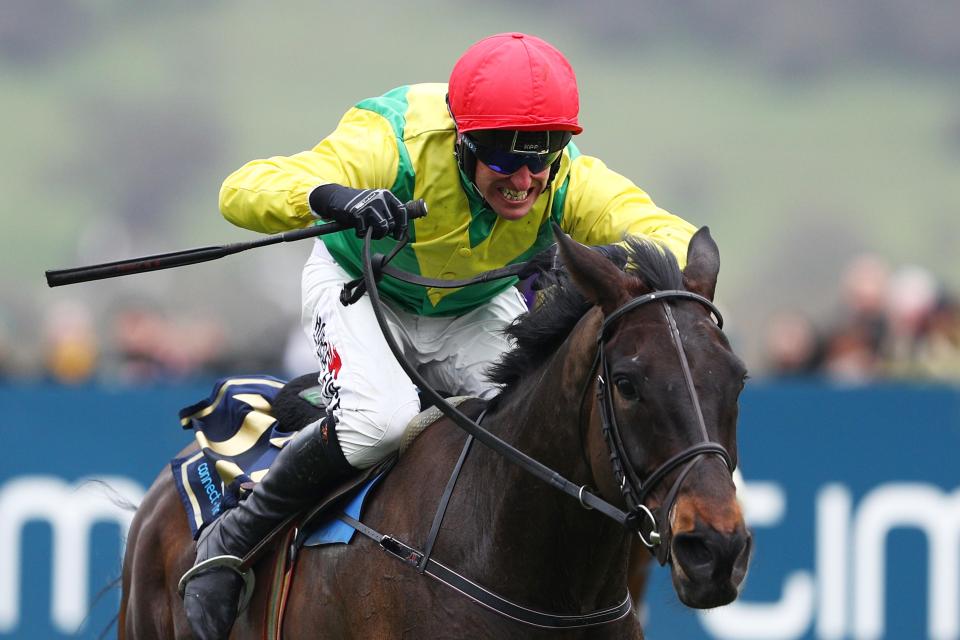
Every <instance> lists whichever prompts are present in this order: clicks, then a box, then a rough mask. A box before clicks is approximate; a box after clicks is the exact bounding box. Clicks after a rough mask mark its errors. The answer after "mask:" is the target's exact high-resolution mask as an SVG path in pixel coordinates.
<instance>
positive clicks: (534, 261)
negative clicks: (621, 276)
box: [517, 243, 627, 280]
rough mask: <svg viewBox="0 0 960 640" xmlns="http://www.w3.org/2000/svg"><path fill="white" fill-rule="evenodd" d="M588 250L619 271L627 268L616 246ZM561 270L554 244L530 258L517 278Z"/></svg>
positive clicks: (621, 250)
mask: <svg viewBox="0 0 960 640" xmlns="http://www.w3.org/2000/svg"><path fill="white" fill-rule="evenodd" d="M590 249H592V250H593V251H596V252H597V253H599V254H601V255H602V256H603V257H605V258H606V259H607V260H609V261H610V262H612V263H613V264H615V265H617V267H618V268H620V269H623V268H624V267H625V266H627V252H626V250H625V249H624V248H623V247H621V246H620V245H618V244H601V245H597V246H594V247H590ZM562 269H563V261H562V260H561V259H560V254H559V253H558V252H557V245H556V243H554V244H552V245H550V246H549V247H547V248H546V249H544V250H543V251H541V252H540V253H538V254H536V255H535V256H533V257H532V258H530V260H528V261H527V264H526V266H525V267H524V268H523V269H522V270H521V271H520V273H518V274H517V277H518V278H520V279H521V280H523V279H525V278H528V277H530V276H532V275H534V274H538V273H549V272H552V271H561V270H562Z"/></svg>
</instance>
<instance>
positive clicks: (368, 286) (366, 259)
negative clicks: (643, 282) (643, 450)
mask: <svg viewBox="0 0 960 640" xmlns="http://www.w3.org/2000/svg"><path fill="white" fill-rule="evenodd" d="M407 240H408V238H405V239H404V240H401V241H400V242H398V243H397V245H396V246H395V247H394V248H393V250H392V251H391V252H390V253H389V254H388V255H386V256H383V255H381V254H376V255H374V254H373V252H372V251H371V245H370V241H371V236H370V233H369V232H368V233H367V235H366V237H365V238H364V247H363V275H362V277H360V278H357V279H356V280H353V281H351V282H348V283H346V284H345V285H344V289H343V292H342V293H341V296H340V300H341V302H342V303H343V304H350V303H352V302H356V301H357V300H358V299H359V298H360V297H361V296H362V295H363V293H364V292H367V293H368V294H369V296H370V302H371V305H372V307H373V312H374V316H375V317H376V319H377V323H378V324H379V325H380V329H381V330H382V332H383V337H384V339H385V340H386V342H387V345H388V346H389V347H390V350H391V351H392V352H393V354H394V356H395V357H396V359H397V362H398V363H399V364H400V367H401V368H402V369H403V370H404V372H405V373H406V374H407V375H408V376H409V377H410V379H411V380H412V381H413V382H414V384H416V385H417V387H419V389H420V393H421V394H422V395H423V396H425V397H426V398H427V399H429V400H430V401H431V402H432V403H433V404H435V405H436V406H437V408H438V409H440V410H441V411H442V412H443V413H444V415H446V416H447V417H448V418H450V420H452V421H453V422H454V423H455V424H456V425H457V426H458V427H460V428H461V429H463V430H464V431H465V432H466V433H468V434H469V435H472V436H473V437H475V438H476V439H477V440H479V441H480V442H481V443H483V444H484V445H485V446H487V447H488V448H490V449H492V450H493V451H495V452H497V453H498V454H500V455H501V456H503V457H504V458H506V459H507V460H509V461H510V462H512V463H513V464H516V465H517V466H519V467H520V468H522V469H524V470H525V471H527V472H528V473H530V474H532V475H533V476H535V477H537V478H539V479H540V480H542V481H544V482H546V483H547V484H549V485H550V486H552V487H554V488H555V489H557V490H559V491H562V492H563V493H566V494H567V495H569V496H571V497H573V498H576V499H577V500H578V501H579V502H580V504H581V506H583V507H584V508H585V509H596V510H597V511H598V512H599V513H602V514H603V515H605V516H607V517H609V518H611V519H613V520H615V521H616V522H618V523H620V524H621V525H623V526H624V527H626V528H628V529H630V530H635V531H637V532H638V533H639V534H640V539H641V540H642V541H643V543H644V545H645V546H646V547H647V548H648V549H650V550H651V552H652V553H654V555H656V557H657V560H658V561H659V562H660V563H661V564H665V563H666V562H667V560H668V559H669V556H670V551H669V544H666V545H664V544H662V542H664V541H666V538H667V536H668V535H669V526H668V525H667V522H668V520H669V518H668V516H669V511H670V508H671V507H672V504H673V502H674V500H675V499H676V496H677V494H678V493H679V491H680V486H681V485H682V483H683V480H684V478H685V477H686V475H687V473H689V471H690V470H691V469H692V468H693V466H694V465H695V464H696V462H697V461H698V460H699V459H700V457H701V456H703V455H706V454H717V455H719V456H720V457H722V458H723V459H724V461H725V462H726V463H727V467H728V468H729V469H730V471H731V473H732V472H733V469H734V464H733V461H732V460H731V458H730V455H729V454H728V453H727V451H726V449H724V448H723V446H721V445H720V444H718V443H716V442H712V441H711V440H710V438H709V436H708V435H707V428H706V424H705V423H704V420H703V414H702V411H701V410H700V401H699V398H698V396H697V391H696V388H695V387H694V384H693V376H692V375H691V374H690V366H689V364H688V362H687V358H686V353H685V352H684V350H683V342H682V341H681V339H680V331H679V329H678V328H677V323H676V321H675V320H674V318H673V313H672V311H671V310H670V306H669V305H668V304H667V303H666V299H669V298H685V299H691V300H695V301H697V302H699V303H700V304H702V305H704V306H705V307H707V309H708V310H709V311H711V312H712V313H713V314H714V316H715V317H716V319H717V326H718V327H721V328H722V326H723V317H722V316H721V315H720V311H719V310H718V309H717V308H716V306H714V304H713V303H712V302H711V301H710V300H708V299H707V298H705V297H703V296H701V295H698V294H696V293H693V292H690V291H680V290H668V291H655V292H653V293H648V294H646V295H643V296H640V297H638V298H634V299H633V300H630V301H629V302H627V303H626V304H624V305H623V306H621V307H620V308H618V309H616V310H615V311H613V312H612V313H611V314H610V315H608V316H607V317H606V319H605V320H604V322H603V325H602V326H601V328H600V333H599V334H598V336H597V354H596V356H595V359H594V363H593V366H592V367H591V374H590V375H589V376H587V380H588V385H589V381H590V379H591V378H592V373H593V371H597V370H598V367H599V371H600V373H599V375H598V376H597V394H598V399H599V404H600V407H601V415H602V416H603V432H604V436H605V438H606V439H607V443H608V446H609V447H610V458H611V464H612V466H613V471H614V475H615V477H616V478H617V482H619V483H620V487H621V490H622V491H623V493H624V497H625V499H626V501H627V507H628V511H627V512H624V511H622V510H620V509H619V508H618V507H616V506H615V505H613V504H610V503H609V502H607V501H606V500H604V499H603V498H601V497H600V496H598V495H597V494H595V493H593V492H592V491H590V490H589V488H588V487H587V486H585V485H579V484H576V483H574V482H571V481H570V480H568V479H567V478H564V477H563V476H562V475H560V474H559V473H557V472H556V471H554V470H553V469H551V468H550V467H548V466H546V465H544V464H543V463H541V462H539V461H538V460H535V459H534V458H531V457H530V456H528V455H527V454H525V453H523V452H522V451H520V450H518V449H516V448H515V447H513V446H512V445H510V444H509V443H507V442H505V441H504V440H502V439H500V438H499V437H497V436H496V435H494V434H492V433H490V432H489V431H487V430H486V429H484V428H483V427H481V426H480V425H479V424H477V423H476V422H474V421H473V420H471V419H470V418H469V417H467V416H466V415H464V414H463V413H461V412H460V411H459V410H458V409H457V408H456V407H454V406H452V405H450V404H449V403H448V402H447V401H446V399H445V398H443V397H442V396H441V395H440V394H439V393H437V392H436V390H435V389H433V388H432V387H431V386H430V384H429V383H428V382H427V381H426V380H425V379H424V378H423V376H422V375H421V374H420V372H419V371H417V369H416V367H414V366H413V365H412V364H411V363H410V362H409V361H408V360H407V359H406V356H405V354H404V353H403V349H402V348H401V347H400V345H399V344H398V343H397V342H396V340H395V339H394V338H393V335H392V333H391V331H390V329H389V327H388V326H387V323H386V319H385V316H384V313H383V303H382V302H381V300H380V295H379V293H378V291H377V285H376V282H377V280H378V279H379V278H380V277H381V276H382V275H384V274H386V275H389V276H390V277H393V278H396V279H398V280H403V281H405V282H410V283H414V284H419V285H422V286H428V287H441V288H459V287H463V286H467V285H470V284H474V283H479V282H489V281H490V280H494V279H498V278H503V277H507V276H514V275H516V274H517V272H518V271H519V269H520V268H521V267H523V265H519V264H518V265H511V266H510V267H506V268H503V269H497V270H495V271H492V272H486V273H482V274H480V275H478V276H476V277H474V278H471V279H469V280H438V279H433V278H425V277H422V276H418V275H416V274H410V273H406V272H404V271H401V270H399V269H393V268H391V267H389V266H388V265H387V263H388V262H390V260H391V259H392V258H393V257H394V256H395V255H396V254H397V253H398V252H399V250H400V248H401V247H402V246H403V244H405V243H406V241H407ZM653 301H659V302H661V304H662V306H663V309H664V313H665V314H666V318H667V323H668V325H669V326H670V332H671V334H672V336H673V341H674V344H675V346H676V348H677V354H678V356H679V358H680V364H681V367H682V368H683V373H684V379H685V380H686V385H687V389H688V391H689V394H690V399H691V402H692V404H693V406H694V408H695V412H696V415H697V420H698V423H699V427H700V432H701V436H702V441H701V442H699V443H698V444H695V445H693V446H691V447H688V448H687V449H685V450H683V451H681V452H680V453H678V454H676V455H675V456H673V457H672V458H670V459H669V460H667V461H666V462H664V463H663V464H661V465H660V467H658V468H657V469H656V470H655V471H654V472H653V473H652V474H650V476H649V477H648V478H646V479H645V480H643V481H641V480H640V477H639V475H638V474H637V472H636V470H635V469H633V467H632V466H630V465H629V464H625V463H624V461H625V460H628V458H627V456H626V452H625V449H624V446H623V441H622V438H621V437H620V428H619V426H618V425H617V421H616V417H615V413H614V410H613V399H612V396H611V395H610V391H609V388H608V383H607V381H608V380H609V377H610V375H609V371H608V368H607V360H606V355H605V353H604V344H605V342H606V339H607V334H608V333H609V330H610V327H611V326H612V324H613V322H614V321H615V320H617V319H618V318H620V317H621V316H623V315H624V314H625V313H627V312H629V311H632V310H633V309H636V308H637V307H640V306H642V305H645V304H647V303H650V302H653ZM684 463H687V466H686V467H685V468H684V469H683V470H682V471H681V473H680V476H679V477H678V478H677V480H676V481H674V486H673V488H672V489H671V490H670V493H669V494H668V499H667V500H666V501H665V502H664V503H663V505H661V507H660V509H659V515H660V518H659V520H658V519H657V517H655V515H654V514H653V512H652V511H651V510H650V509H649V508H648V507H647V506H646V505H645V500H646V498H647V496H648V494H649V492H650V490H651V489H652V488H653V487H655V486H656V485H657V483H659V482H660V481H661V480H662V479H663V478H664V477H665V476H666V475H667V474H669V473H670V472H671V471H672V470H673V469H675V468H676V467H678V466H679V465H682V464H684ZM644 524H647V525H649V527H648V528H647V529H646V532H647V533H646V534H644V533H643V532H642V531H641V529H643V528H644ZM656 547H660V548H659V549H657V550H654V549H655V548H656Z"/></svg>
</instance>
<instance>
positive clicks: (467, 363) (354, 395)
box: [301, 242, 527, 469]
mask: <svg viewBox="0 0 960 640" xmlns="http://www.w3.org/2000/svg"><path fill="white" fill-rule="evenodd" d="M351 279H352V278H351V277H350V275H349V274H348V273H347V272H346V271H344V270H343V269H342V268H341V267H340V266H339V265H337V263H336V262H335V261H334V260H333V258H332V257H331V256H330V254H329V252H328V251H327V249H326V247H325V246H324V245H323V243H322V242H315V243H314V249H313V253H312V254H311V256H310V258H309V259H308V260H307V264H306V265H305V266H304V269H303V282H302V286H303V310H302V316H301V321H302V324H303V329H304V331H305V332H306V334H307V337H308V338H309V339H310V341H311V343H312V344H313V346H314V352H315V355H316V356H317V359H318V361H319V365H320V380H319V381H320V384H321V385H322V387H323V395H324V399H325V400H326V401H327V402H328V405H327V406H328V408H329V409H330V410H331V411H332V412H333V415H334V417H335V418H336V420H337V423H336V431H337V437H338V439H339V441H340V446H341V448H342V449H343V453H344V455H345V456H346V458H347V461H348V462H349V463H350V464H351V465H352V466H354V467H356V468H358V469H364V468H367V467H370V466H372V465H374V464H375V463H376V462H378V461H379V460H381V459H382V458H383V457H384V456H386V455H387V454H389V453H391V452H392V451H394V450H395V449H396V448H397V446H398V444H399V441H400V437H401V436H402V435H403V430H404V429H405V428H406V426H407V423H408V422H409V421H410V419H411V418H413V416H415V415H416V414H417V413H418V412H419V411H420V402H419V398H418V396H417V389H416V387H415V386H414V385H413V382H412V381H411V380H410V378H409V377H408V376H407V374H405V373H404V372H403V369H401V368H400V365H399V364H398V363H397V361H396V359H395V358H394V356H393V353H392V352H391V351H390V348H389V347H388V346H387V343H386V340H384V338H383V335H382V333H381V331H380V327H379V325H378V324H377V320H376V318H375V317H374V314H373V307H372V305H371V303H370V298H369V297H368V296H367V295H364V296H363V297H362V298H361V299H360V300H359V301H358V302H356V303H355V304H352V305H350V306H348V307H344V306H343V305H342V304H340V291H341V289H342V287H343V284H344V283H345V282H348V281H349V280H351ZM526 310H527V307H526V304H525V303H524V300H523V297H522V296H521V294H520V292H519V291H517V290H516V289H515V288H512V287H511V288H510V289H507V290H506V291H504V292H503V293H501V294H500V295H498V296H497V297H496V298H494V299H493V300H491V301H490V302H489V303H487V304H486V305H484V306H482V307H479V308H477V309H474V310H473V311H470V312H469V313H466V314H464V315H462V316H456V317H425V316H417V315H414V314H410V313H407V312H405V311H402V310H399V309H396V308H393V307H391V306H385V308H384V313H385V315H386V318H387V322H388V324H389V326H390V330H391V333H392V334H393V337H394V338H395V339H396V340H397V341H398V342H399V344H400V345H401V348H403V350H404V353H405V355H406V357H407V359H408V360H409V361H410V362H412V363H414V364H415V365H416V366H417V367H418V371H419V372H420V373H421V375H423V376H424V377H425V378H426V380H427V381H428V382H429V383H430V384H431V385H432V386H433V387H434V388H436V389H440V390H443V391H446V392H448V393H451V394H454V395H474V396H480V397H491V396H493V395H495V394H496V393H497V391H498V389H497V388H496V387H495V386H493V385H492V384H491V383H490V382H489V381H488V380H487V379H486V377H485V374H486V371H487V368H488V367H489V365H490V364H491V363H493V362H495V361H496V360H497V359H498V358H499V357H500V354H502V353H503V352H504V351H506V350H508V349H510V348H511V346H512V345H511V342H510V340H509V339H508V338H507V336H506V335H504V334H503V333H502V330H503V329H504V328H505V327H506V326H507V325H508V324H509V323H510V322H512V321H513V319H514V318H516V317H517V316H518V315H520V314H521V313H524V312H525V311H526Z"/></svg>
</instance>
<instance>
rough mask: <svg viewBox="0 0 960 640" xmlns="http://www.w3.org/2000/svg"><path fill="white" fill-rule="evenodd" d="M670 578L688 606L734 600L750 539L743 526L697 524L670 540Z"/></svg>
mask: <svg viewBox="0 0 960 640" xmlns="http://www.w3.org/2000/svg"><path fill="white" fill-rule="evenodd" d="M672 544H673V549H672V551H673V572H672V573H673V581H674V587H675V588H676V591H677V595H678V596H679V597H680V600H681V601H682V602H683V603H684V604H685V605H687V606H689V607H694V608H697V609H709V608H711V607H719V606H722V605H725V604H729V603H730V602H733V600H734V599H735V598H736V597H737V594H738V593H739V591H740V585H741V584H742V583H743V579H744V577H745V576H746V574H747V566H748V565H749V563H750V552H751V550H752V548H753V538H752V536H751V535H750V533H749V532H748V531H747V530H746V529H745V528H744V527H743V526H742V525H740V526H738V527H736V528H735V529H734V530H733V531H732V532H730V533H721V532H719V531H717V530H716V529H714V528H712V527H708V526H706V525H704V524H703V523H702V522H698V523H697V527H696V528H695V529H694V530H693V531H689V532H686V533H678V534H677V535H676V536H674V538H673V541H672Z"/></svg>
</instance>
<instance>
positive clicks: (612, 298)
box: [553, 222, 628, 313]
mask: <svg viewBox="0 0 960 640" xmlns="http://www.w3.org/2000/svg"><path fill="white" fill-rule="evenodd" d="M553 235H554V237H555V238H556V239H557V245H558V247H559V249H560V258H561V259H562V260H563V266H564V267H565V268H566V270H567V273H569V274H570V278H571V279H572V280H573V283H574V285H576V287H577V289H579V290H580V293H582V294H583V295H584V296H586V298H587V300H589V301H590V302H592V303H594V304H595V305H598V306H599V307H600V308H601V309H603V312H604V313H611V312H612V311H614V310H616V309H617V308H618V307H620V305H621V304H623V302H624V301H625V300H626V298H627V297H628V294H627V292H626V284H625V283H624V282H623V281H624V280H625V279H626V276H625V275H624V274H623V272H622V271H620V270H619V269H617V267H616V266H615V265H614V264H613V263H612V262H610V261H609V260H607V259H606V258H605V257H604V256H603V255H601V254H600V253H598V252H596V251H592V250H590V249H589V248H587V247H585V246H583V245H582V244H580V243H579V242H577V241H576V240H574V239H572V238H571V237H570V236H568V235H567V234H565V233H564V232H563V231H562V230H561V229H560V226H559V225H557V223H555V222H554V223H553Z"/></svg>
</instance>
